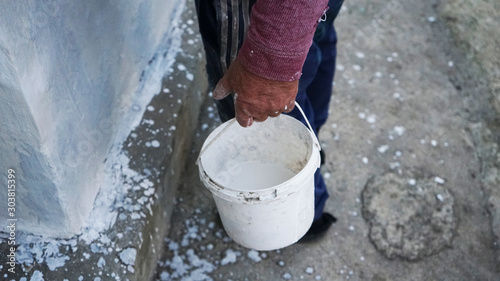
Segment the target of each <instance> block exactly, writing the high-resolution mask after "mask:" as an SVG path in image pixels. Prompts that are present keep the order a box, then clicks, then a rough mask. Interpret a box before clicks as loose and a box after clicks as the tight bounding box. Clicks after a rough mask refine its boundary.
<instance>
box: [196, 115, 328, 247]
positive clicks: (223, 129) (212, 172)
mask: <svg viewBox="0 0 500 281" xmlns="http://www.w3.org/2000/svg"><path fill="white" fill-rule="evenodd" d="M297 106H298V105H297ZM299 109H300V108H299ZM300 110H301V109H300ZM301 111H302V110H301ZM302 114H303V113H302ZM308 125H309V124H308ZM310 127H311V126H310V125H309V128H310ZM319 149H320V146H319V143H318V140H317V139H316V136H315V135H314V133H313V132H312V129H311V130H308V129H307V127H305V126H304V125H303V124H302V123H301V122H299V121H298V120H296V119H295V118H292V117H290V116H287V115H283V114H282V115H280V116H278V117H275V118H268V119H267V120H266V121H265V122H255V123H254V124H253V125H252V126H250V127H249V128H243V127H241V126H239V125H238V124H235V120H234V119H232V120H229V121H227V122H226V123H224V124H222V125H220V126H219V127H218V128H216V129H215V130H214V131H213V132H212V133H211V134H210V135H209V136H208V138H207V139H206V140H205V143H204V144H203V147H202V149H201V152H200V157H199V158H198V161H197V164H198V166H199V172H200V178H201V180H202V182H203V183H204V185H205V186H206V187H207V188H208V189H209V190H210V191H211V192H212V194H213V197H214V200H215V203H216V205H217V210H218V212H219V215H220V218H221V220H222V224H223V226H224V229H225V230H226V232H227V234H228V235H229V237H231V238H232V239H233V240H234V241H235V242H237V243H239V244H241V245H243V246H245V247H247V248H251V249H255V250H260V251H264V250H275V249H279V248H283V247H286V246H289V245H291V244H293V243H295V242H297V240H299V239H300V238H301V237H302V236H303V235H304V234H305V233H306V232H307V230H308V229H309V228H310V226H311V223H312V221H313V218H314V173H315V172H316V169H317V168H318V167H319V165H320V155H319Z"/></svg>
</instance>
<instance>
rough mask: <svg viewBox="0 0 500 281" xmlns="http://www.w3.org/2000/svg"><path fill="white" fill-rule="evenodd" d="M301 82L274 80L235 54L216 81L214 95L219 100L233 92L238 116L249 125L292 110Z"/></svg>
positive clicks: (241, 122) (237, 117) (242, 123)
mask: <svg viewBox="0 0 500 281" xmlns="http://www.w3.org/2000/svg"><path fill="white" fill-rule="evenodd" d="M298 85H299V81H298V80H295V81H274V80H268V79H265V78H262V77H259V76H257V75H255V74H253V73H252V72H250V71H248V70H247V69H246V68H245V67H244V66H243V65H242V64H241V63H240V62H239V60H238V58H236V59H235V60H234V61H233V62H232V63H231V65H230V67H229V69H228V70H227V72H226V74H225V75H224V77H222V79H221V80H220V81H219V83H217V86H216V87H215V90H214V92H213V97H214V98H215V99H217V100H220V99H223V98H224V97H226V96H227V95H229V94H230V93H233V92H234V93H235V95H234V108H235V111H236V112H235V115H236V120H237V121H238V123H239V124H240V125H241V126H243V127H248V126H251V125H252V123H253V121H254V120H255V121H258V122H262V121H264V120H266V119H267V117H269V116H271V117H276V116H278V115H280V114H281V113H282V112H287V113H288V112H290V111H291V110H292V109H293V107H294V105H295V103H294V102H295V96H296V95H297V90H298Z"/></svg>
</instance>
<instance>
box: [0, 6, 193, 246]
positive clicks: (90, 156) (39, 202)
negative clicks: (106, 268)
mask: <svg viewBox="0 0 500 281" xmlns="http://www.w3.org/2000/svg"><path fill="white" fill-rule="evenodd" d="M181 2H183V1H178V0H137V1H116V0H115V1H113V0H90V1H70V0H61V1H57V0H54V1H51V0H48V1H45V0H44V1H35V0H32V1H22V0H21V1H10V0H0V142H1V143H0V175H5V176H6V175H7V169H9V168H12V169H14V170H15V171H16V175H17V176H18V179H17V180H18V181H17V188H16V217H17V218H18V223H17V230H18V231H22V232H26V233H32V234H35V235H43V236H49V237H70V236H72V235H74V234H77V233H79V231H80V230H81V227H82V226H83V224H84V222H85V221H86V220H87V219H88V216H89V213H90V211H91V210H92V208H93V203H94V199H95V198H96V195H97V193H98V192H99V187H100V185H101V184H102V181H103V177H104V176H105V175H103V174H102V171H103V167H104V165H105V164H104V161H105V159H106V157H107V155H108V154H109V153H110V151H111V150H112V149H113V148H114V149H116V146H117V144H119V143H120V140H123V138H124V137H125V136H126V133H127V131H129V130H130V128H131V127H132V125H133V124H132V123H133V122H134V120H136V119H137V116H139V117H140V116H142V112H143V111H144V110H143V108H144V107H145V105H146V104H147V102H148V101H149V100H150V99H151V97H152V95H153V94H154V93H152V92H151V89H149V88H148V85H146V84H145V83H147V82H145V81H147V80H148V79H149V77H152V76H159V77H161V75H162V72H164V71H165V69H162V67H161V65H160V67H156V68H152V67H151V64H154V62H155V61H157V60H158V58H157V57H155V56H158V54H161V53H162V52H163V51H164V50H165V51H166V50H167V49H168V45H169V44H170V43H169V42H171V41H172V40H171V38H169V36H175V35H173V34H172V32H170V33H169V31H171V27H172V25H173V24H175V20H176V19H175V17H176V15H177V14H178V13H177V9H179V7H183V5H179V4H182V3H181ZM148 65H149V66H148ZM155 81H157V80H155ZM159 87H160V85H158V88H159ZM6 185H7V183H6V177H3V176H2V183H0V186H2V188H1V190H4V191H2V192H0V202H1V203H0V207H1V210H0V220H1V221H5V220H4V219H6V217H7V211H6V202H7V198H6V197H7V192H6V190H5V188H6ZM4 204H5V205H4ZM2 206H5V207H2ZM0 231H5V230H0Z"/></svg>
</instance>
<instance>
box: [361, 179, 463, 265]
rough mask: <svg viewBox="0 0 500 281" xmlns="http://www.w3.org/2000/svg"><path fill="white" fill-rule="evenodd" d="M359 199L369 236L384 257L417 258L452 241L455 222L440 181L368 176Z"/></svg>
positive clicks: (451, 198) (451, 200)
mask: <svg viewBox="0 0 500 281" xmlns="http://www.w3.org/2000/svg"><path fill="white" fill-rule="evenodd" d="M362 199H363V217H364V218H365V220H366V221H367V222H368V223H369V224H370V233H369V236H370V240H371V241H372V243H373V244H374V245H375V247H376V248H377V250H378V251H380V252H381V253H382V254H384V255H385V256H386V257H387V258H390V259H393V258H395V257H396V256H398V257H402V258H405V259H408V260H419V259H421V258H423V257H426V256H429V255H432V254H435V253H438V252H439V251H441V250H442V249H443V248H445V247H446V246H449V245H451V242H452V239H453V234H454V232H455V228H456V225H457V223H456V220H455V217H454V212H453V204H454V202H453V197H452V196H451V194H450V193H449V192H448V190H447V189H446V188H445V187H444V186H443V185H440V184H438V183H436V182H434V181H431V180H416V181H413V182H412V181H410V182H409V181H408V180H406V179H402V178H400V177H398V176H396V175H395V174H392V173H389V174H385V175H383V176H377V177H373V178H371V179H370V180H369V181H368V182H367V184H366V186H365V188H364V190H363V194H362Z"/></svg>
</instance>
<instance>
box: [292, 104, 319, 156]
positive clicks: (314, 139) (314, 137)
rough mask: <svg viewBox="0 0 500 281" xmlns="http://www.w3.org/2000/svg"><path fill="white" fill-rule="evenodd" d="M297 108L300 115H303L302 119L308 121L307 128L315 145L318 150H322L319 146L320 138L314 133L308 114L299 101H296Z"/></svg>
mask: <svg viewBox="0 0 500 281" xmlns="http://www.w3.org/2000/svg"><path fill="white" fill-rule="evenodd" d="M295 106H296V107H297V108H298V109H299V111H300V113H302V117H304V120H306V123H307V126H308V127H309V131H310V133H311V136H312V138H313V141H314V144H315V145H316V147H317V148H318V150H321V146H320V145H319V140H318V137H317V136H316V134H315V133H314V130H313V128H312V127H311V124H310V123H309V120H308V119H307V117H306V114H305V113H304V111H303V110H302V107H300V105H299V103H297V101H295Z"/></svg>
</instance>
